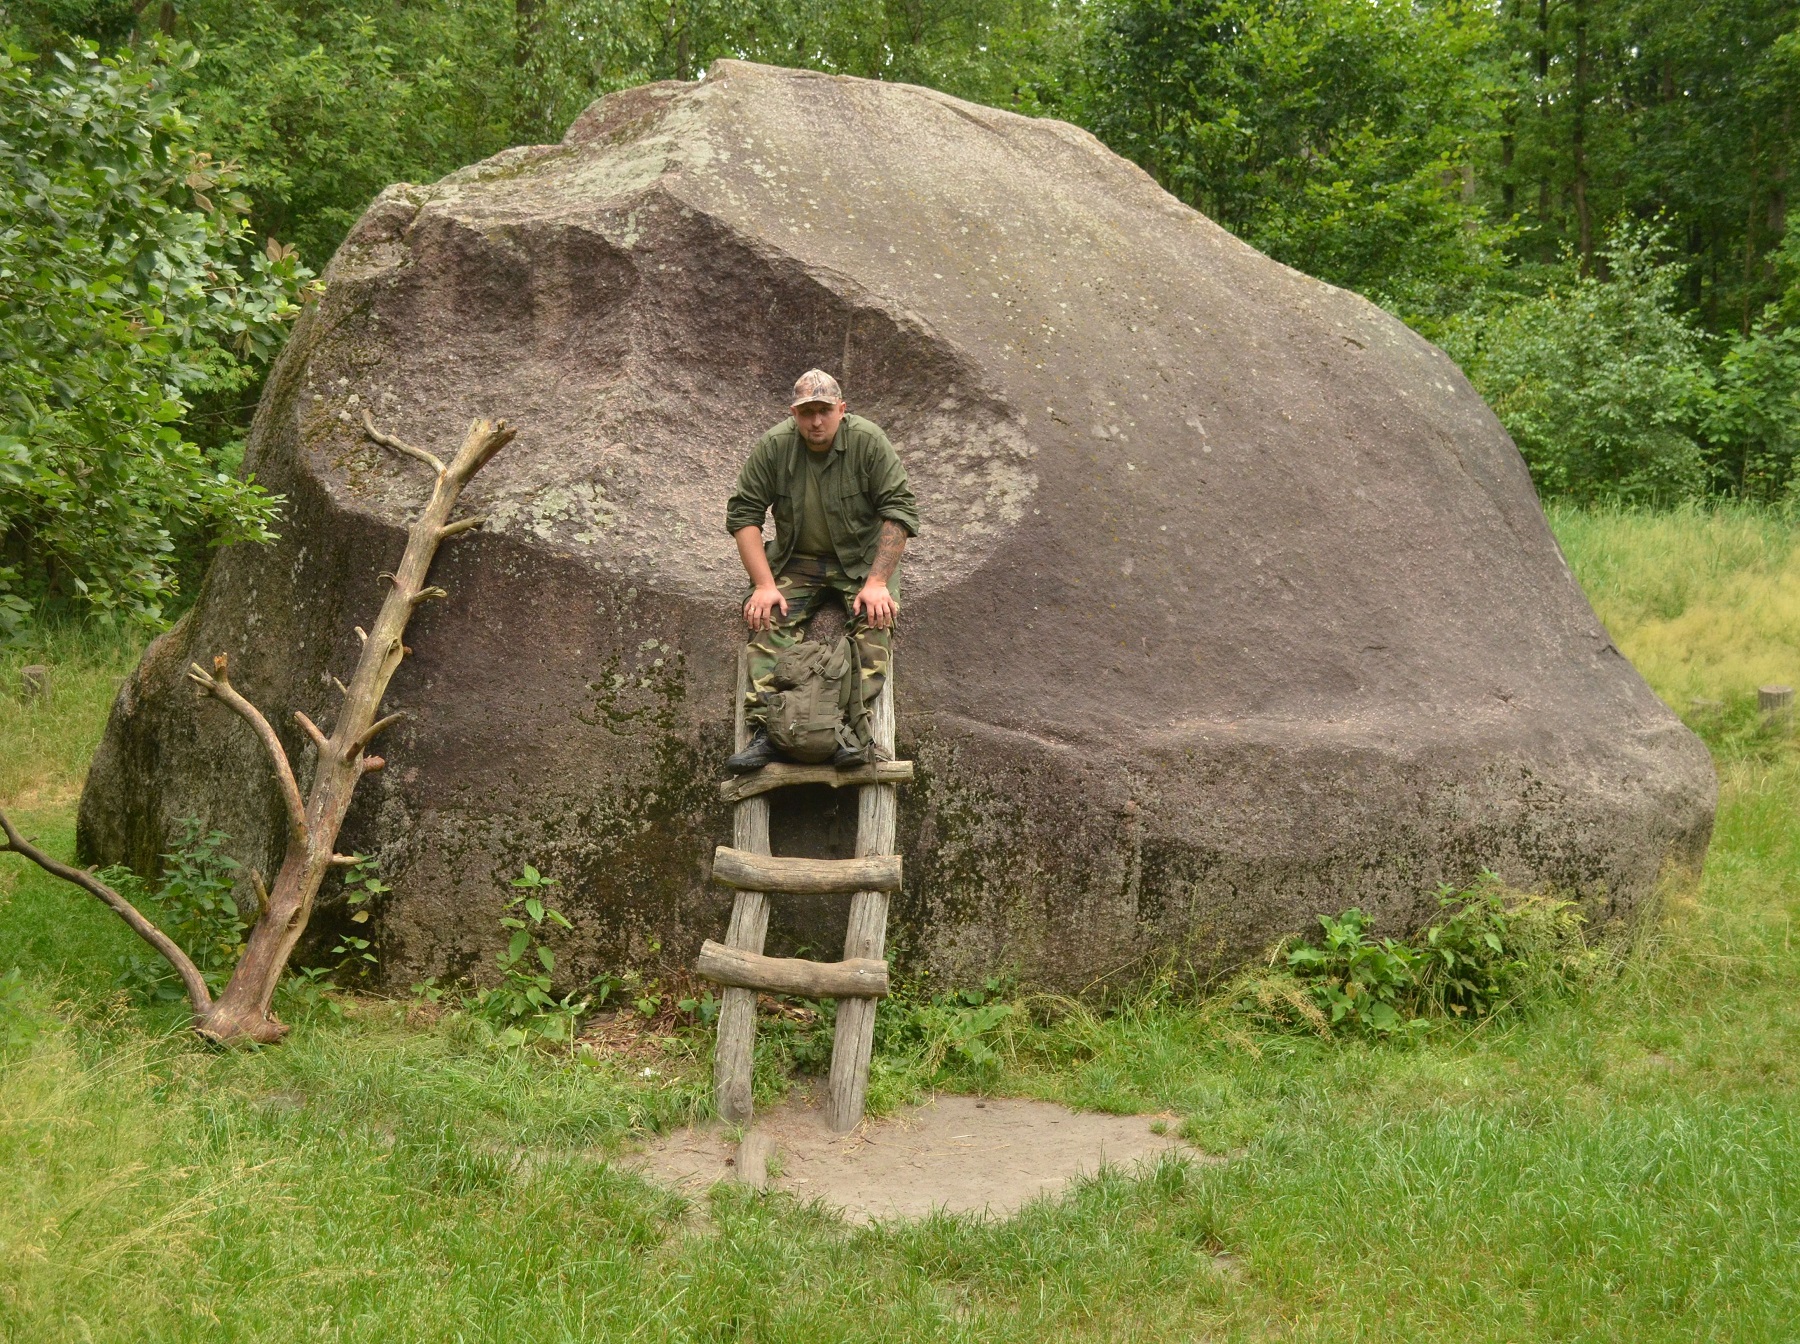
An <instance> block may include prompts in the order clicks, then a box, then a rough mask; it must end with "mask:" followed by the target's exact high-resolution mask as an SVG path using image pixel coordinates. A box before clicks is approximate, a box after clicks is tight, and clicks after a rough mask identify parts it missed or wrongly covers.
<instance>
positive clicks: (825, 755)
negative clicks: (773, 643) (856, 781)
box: [763, 636, 856, 764]
mask: <svg viewBox="0 0 1800 1344" xmlns="http://www.w3.org/2000/svg"><path fill="white" fill-rule="evenodd" d="M772 680H773V682H774V684H775V690H774V692H773V694H771V695H769V696H767V697H766V700H765V709H764V714H763V724H764V726H765V727H766V728H767V729H768V733H769V741H771V742H773V743H774V744H775V746H776V748H777V749H778V750H779V751H780V752H781V754H782V755H783V756H786V757H787V758H788V759H789V760H792V761H804V762H807V763H809V764H811V763H817V762H820V761H828V760H830V759H831V758H832V755H833V754H834V753H835V752H836V751H837V749H838V748H839V747H855V746H856V737H855V734H853V733H852V732H851V731H850V728H849V726H848V725H847V723H846V722H845V719H846V716H847V713H848V710H849V708H850V702H851V696H852V695H853V694H854V693H855V687H856V654H855V653H854V651H853V650H852V649H851V646H850V640H849V638H848V636H846V637H845V638H842V639H840V640H838V641H837V643H835V644H829V645H828V644H820V643H818V642H817V641H816V640H810V639H809V640H806V641H804V642H803V643H800V644H796V645H794V646H793V647H792V648H789V649H783V650H782V651H781V653H780V654H779V655H778V656H777V657H776V659H775V671H774V675H773V677H772Z"/></svg>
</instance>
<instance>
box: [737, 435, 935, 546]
mask: <svg viewBox="0 0 1800 1344" xmlns="http://www.w3.org/2000/svg"><path fill="white" fill-rule="evenodd" d="M810 451H811V449H809V448H808V447H807V446H806V440H804V439H802V438H801V437H800V430H799V428H798V427H797V426H796V425H795V424H794V422H793V420H791V419H788V420H783V421H782V422H781V423H780V424H779V425H776V426H775V428H773V429H771V430H770V431H769V432H768V433H766V434H764V435H763V436H762V437H761V438H760V439H758V440H757V441H756V447H754V448H752V449H751V450H750V457H749V460H748V461H746V462H745V463H744V469H743V470H742V471H740V472H739V473H738V480H737V489H736V490H735V491H734V492H733V493H732V496H731V500H730V502H729V503H727V504H726V506H725V527H726V530H727V531H729V532H731V533H733V534H734V535H735V534H736V533H738V532H740V531H742V530H743V529H744V528H746V527H761V526H762V525H763V517H764V515H765V514H766V513H767V512H768V511H769V509H770V508H771V507H772V508H774V510H775V540H773V541H771V542H769V543H768V544H767V545H766V546H765V547H764V548H763V549H764V550H765V551H766V552H767V553H768V557H769V568H770V569H772V570H774V571H775V572H776V573H777V574H779V573H781V571H782V568H783V567H784V566H785V565H786V564H787V562H788V557H789V556H791V555H792V554H793V552H794V539H795V538H796V537H798V536H799V535H800V526H799V523H800V518H799V514H800V509H801V506H802V504H803V503H804V501H805V499H806V477H805V476H803V475H802V474H801V473H802V472H804V471H806V470H809V468H808V466H807V463H806V454H807V453H808V452H810ZM819 489H820V492H821V493H822V494H823V495H824V497H825V519H826V522H827V523H829V524H830V527H831V544H832V546H833V547H834V548H835V549H836V551H837V557H838V562H839V563H840V564H842V565H843V567H844V572H845V573H846V574H848V575H850V576H851V577H852V578H856V579H861V578H866V577H867V576H868V573H869V563H870V562H871V561H872V560H874V558H875V539H876V537H877V536H878V535H879V534H880V532H881V523H882V520H883V519H886V518H891V519H893V520H894V521H895V522H896V523H899V524H900V526H901V527H904V528H905V529H906V535H907V536H909V537H912V536H917V535H918V533H919V506H918V503H917V501H915V500H914V499H913V493H912V487H911V486H909V485H908V484H907V483H906V468H905V467H903V466H901V465H900V455H899V454H898V453H896V452H895V451H894V445H893V444H891V443H889V442H888V440H887V435H885V434H883V433H882V432H881V426H879V425H877V424H875V423H874V422H873V421H872V420H865V419H863V418H862V417H861V416H860V415H846V416H845V417H844V422H843V423H842V424H841V425H839V426H838V432H837V438H835V439H834V440H832V444H831V460H830V461H829V462H827V463H826V464H825V467H824V474H823V475H822V477H821V478H820V480H819Z"/></svg>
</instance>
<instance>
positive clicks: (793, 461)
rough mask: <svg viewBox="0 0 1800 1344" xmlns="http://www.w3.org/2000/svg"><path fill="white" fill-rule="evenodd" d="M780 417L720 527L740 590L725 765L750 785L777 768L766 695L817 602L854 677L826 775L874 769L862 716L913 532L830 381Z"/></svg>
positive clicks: (900, 483) (897, 483) (889, 462)
mask: <svg viewBox="0 0 1800 1344" xmlns="http://www.w3.org/2000/svg"><path fill="white" fill-rule="evenodd" d="M789 409H790V410H791V411H792V413H793V414H792V416H791V417H790V418H789V419H787V420H784V421H782V422H781V423H780V424H779V425H776V426H775V428H773V429H771V430H770V431H769V432H768V433H766V434H764V435H763V436H762V437H761V438H760V439H758V440H757V441H756V446H755V447H754V448H752V449H751V450H750V458H749V460H748V461H746V462H745V463H744V468H743V470H742V471H741V472H739V473H738V481H737V490H736V491H735V492H734V493H733V494H732V496H731V500H730V502H729V503H728V504H727V505H726V506H725V526H726V527H727V528H728V529H730V532H731V535H732V536H733V538H735V539H736V541H737V548H738V556H739V558H740V559H742V560H743V562H744V572H745V573H747V574H748V575H749V576H750V585H751V593H750V597H749V600H748V601H746V602H745V603H744V621H745V623H746V624H747V625H748V626H749V627H750V689H749V693H748V696H749V698H748V702H747V709H746V714H745V718H746V720H747V722H748V723H749V725H750V729H751V738H750V744H749V745H748V746H747V747H745V748H744V750H742V751H740V752H738V754H737V755H735V756H733V757H732V758H731V759H730V760H728V761H727V762H726V763H725V768H726V769H727V770H729V771H731V772H732V773H733V774H740V775H745V774H749V773H750V772H752V771H754V770H760V769H762V767H763V766H765V765H767V764H768V763H769V762H770V761H772V760H775V759H776V758H777V756H778V753H777V752H776V750H775V747H774V745H773V744H772V743H771V742H770V741H769V735H768V732H767V731H766V730H765V729H764V727H763V718H762V715H763V705H764V702H765V696H766V695H767V694H768V693H769V692H771V691H772V690H773V689H774V686H773V682H772V674H773V672H774V670H775V658H776V655H777V654H779V653H780V652H781V650H783V649H785V648H790V647H791V646H793V645H794V644H797V643H799V642H800V640H801V638H802V636H803V633H804V627H805V625H806V622H807V621H808V619H810V618H811V616H812V614H813V613H814V612H815V611H817V610H818V609H819V606H820V604H821V603H823V602H824V601H825V599H826V596H827V595H828V594H835V595H836V596H837V599H838V600H839V601H840V602H842V603H843V604H844V610H845V614H846V615H847V616H848V617H849V634H850V639H851V642H852V643H853V644H854V645H855V648H856V663H857V669H858V674H859V683H858V686H857V692H858V693H857V694H856V695H855V696H852V697H851V709H850V714H849V718H850V719H851V720H852V722H851V723H850V724H849V725H848V726H849V728H850V731H851V733H852V734H853V735H854V737H855V740H856V743H857V745H856V746H854V747H851V746H842V747H839V748H838V751H837V754H836V755H835V756H834V757H833V758H832V762H831V763H832V764H833V765H835V766H837V767H839V768H840V769H842V768H845V767H848V766H854V765H864V764H867V763H869V762H870V761H872V760H873V759H874V751H873V748H872V747H871V746H870V741H869V722H868V720H869V710H870V708H871V707H872V706H873V705H874V703H875V697H876V696H877V695H879V694H880V693H881V684H882V682H883V681H885V680H886V679H887V669H888V656H889V649H890V643H889V641H890V639H891V637H892V631H893V627H894V613H895V612H896V611H897V610H898V605H897V603H896V600H895V592H894V590H895V588H896V587H897V585H896V584H895V583H894V573H895V571H896V570H897V569H898V568H899V567H900V557H901V556H902V555H903V554H904V553H905V551H906V542H907V539H908V538H909V537H912V536H916V535H917V534H918V531H919V512H918V505H917V504H916V503H915V502H914V500H913V494H912V489H911V487H909V486H908V485H907V483H906V468H905V467H903V466H901V465H900V457H899V455H898V454H897V453H895V452H894V446H893V445H892V444H891V443H889V442H888V440H887V435H885V434H883V433H882V432H881V428H880V426H878V425H876V424H874V423H873V422H872V421H868V420H865V419H863V418H862V417H861V416H860V415H846V414H845V406H844V394H843V392H842V391H841V390H840V389H839V387H838V385H837V380H836V379H835V378H833V377H832V376H831V375H830V374H828V373H825V372H824V371H822V370H820V369H809V370H807V372H805V373H803V374H801V375H800V381H799V382H797V383H795V384H794V400H793V404H792V405H791V406H790V407H789ZM771 507H773V508H774V510H775V539H774V540H773V541H772V542H770V543H769V544H768V545H767V547H765V546H764V545H763V539H762V527H763V518H764V516H765V515H766V514H767V513H768V511H769V509H770V508H771Z"/></svg>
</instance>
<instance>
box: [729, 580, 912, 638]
mask: <svg viewBox="0 0 1800 1344" xmlns="http://www.w3.org/2000/svg"><path fill="white" fill-rule="evenodd" d="M856 600H857V601H858V602H860V601H862V598H861V597H858V598H857V599H856ZM892 605H893V604H892V603H889V606H890V608H891V607H892ZM776 607H780V608H781V614H782V615H783V616H785V615H787V609H788V608H787V599H786V598H785V597H783V596H782V595H781V589H779V588H777V587H776V586H775V585H774V584H772V583H771V584H767V585H759V586H758V587H757V589H756V591H755V592H753V593H751V594H750V600H749V601H748V602H746V603H744V624H746V625H748V626H749V627H750V628H751V629H752V630H768V629H770V628H772V627H773V626H774V624H775V608H776Z"/></svg>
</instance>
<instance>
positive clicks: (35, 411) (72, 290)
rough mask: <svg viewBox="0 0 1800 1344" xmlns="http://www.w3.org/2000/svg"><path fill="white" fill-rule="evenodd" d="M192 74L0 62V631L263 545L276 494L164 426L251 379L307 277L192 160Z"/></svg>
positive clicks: (226, 184) (138, 65)
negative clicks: (183, 99) (187, 100)
mask: <svg viewBox="0 0 1800 1344" xmlns="http://www.w3.org/2000/svg"><path fill="white" fill-rule="evenodd" d="M195 59H196V58H195V56H194V53H193V52H192V51H191V50H189V49H188V48H185V47H175V46H161V45H158V44H155V43H151V44H148V45H147V46H145V47H144V48H142V49H140V50H138V51H136V52H127V53H122V54H121V55H119V56H118V57H116V58H110V59H104V60H103V59H101V58H100V57H99V56H98V55H97V54H96V52H95V50H94V49H93V48H92V47H80V48H77V49H76V50H75V52H74V54H72V55H61V54H59V55H58V56H57V57H56V59H55V61H53V62H50V63H48V64H47V65H45V66H44V67H42V68H41V69H40V68H38V67H34V66H33V65H31V64H29V63H28V57H27V55H26V53H24V52H21V51H18V50H16V49H13V50H9V51H8V52H6V53H5V54H3V55H0V542H3V545H4V550H3V551H0V636H12V635H15V634H17V632H18V630H19V628H20V626H21V625H22V623H23V621H24V619H25V618H26V617H27V616H28V615H29V614H30V612H31V611H32V609H33V608H34V607H39V606H43V605H46V604H48V605H49V606H51V607H56V606H59V605H60V606H67V607H68V608H70V609H72V610H75V611H79V612H98V613H124V614H127V615H132V616H137V617H143V618H147V619H155V618H157V617H158V616H160V615H161V614H162V613H163V611H164V608H165V606H166V605H167V603H168V601H169V599H170V598H171V597H172V596H173V595H174V593H175V587H176V582H175V575H176V568H177V563H178V557H177V552H178V549H179V548H180V547H181V546H183V545H186V546H188V547H189V548H190V549H191V548H192V547H193V546H195V545H201V546H204V545H206V544H221V543H224V542H229V541H237V540H264V539H267V538H268V537H269V536H270V531H269V529H270V527H271V526H272V525H273V523H274V520H275V511H276V505H277V503H278V501H277V500H275V499H273V498H272V497H271V496H269V495H268V494H267V493H266V492H265V491H264V490H263V489H262V488H261V487H260V486H258V485H256V483H255V482H254V481H250V480H240V479H238V478H237V477H236V476H235V475H233V473H232V471H231V469H230V468H231V466H232V462H231V461H229V460H228V459H230V458H232V457H233V455H234V454H235V452H236V448H235V446H233V447H229V448H227V449H222V450H220V451H217V452H212V453H209V452H207V451H205V450H203V449H202V448H201V447H200V446H199V445H198V444H196V443H194V442H192V441H190V440H189V439H188V438H187V437H186V436H185V435H184V432H183V429H182V427H181V422H182V419H183V416H184V415H185V414H186V413H187V411H188V409H189V406H190V403H191V401H192V399H193V398H194V397H196V396H199V395H201V394H204V393H209V392H213V391H217V390H219V389H221V388H229V387H236V386H242V385H243V384H244V383H245V382H246V381H248V380H250V379H251V378H252V377H254V376H255V370H257V369H258V368H260V366H261V365H262V364H263V363H264V362H265V361H266V360H267V359H268V358H269V357H270V356H271V355H272V354H273V353H274V351H275V350H276V349H277V348H278V347H279V345H280V343H281V341H282V339H283V337H284V335H285V332H286V326H287V322H288V319H289V318H290V317H292V316H293V314H294V313H295V312H296V311H297V300H298V297H299V294H300V291H301V289H302V287H303V286H304V284H305V282H306V280H307V278H308V273H307V272H306V271H304V270H303V269H302V268H301V267H300V265H299V263H298V262H297V261H296V260H295V258H294V257H293V256H292V254H291V252H290V251H289V250H288V249H286V248H283V247H282V246H281V245H279V244H277V243H275V242H274V241H273V240H270V241H269V242H268V243H267V244H266V246H258V244H257V240H256V237H255V235H254V233H253V231H252V229H251V227H250V223H249V220H248V219H247V218H246V215H247V210H248V205H247V202H246V201H245V200H244V198H243V197H242V196H241V195H239V193H238V192H237V191H236V189H235V187H236V183H237V180H238V179H237V174H236V171H235V170H234V169H233V168H232V167H230V166H229V165H226V164H222V163H219V162H217V161H215V160H213V159H212V158H211V157H210V156H209V155H208V154H206V153H203V152H201V151H200V149H199V148H198V140H197V136H198V133H197V129H196V127H195V125H194V123H193V122H192V121H191V120H190V119H189V117H188V115H187V113H186V112H185V111H184V110H183V108H182V105H181V103H180V100H179V99H178V98H177V96H176V95H175V93H174V92H173V90H172V87H171V86H172V84H173V83H174V82H175V80H176V79H177V78H178V77H179V72H180V71H181V70H183V69H185V68H187V67H189V66H191V65H192V64H193V62H194V60H195Z"/></svg>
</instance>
